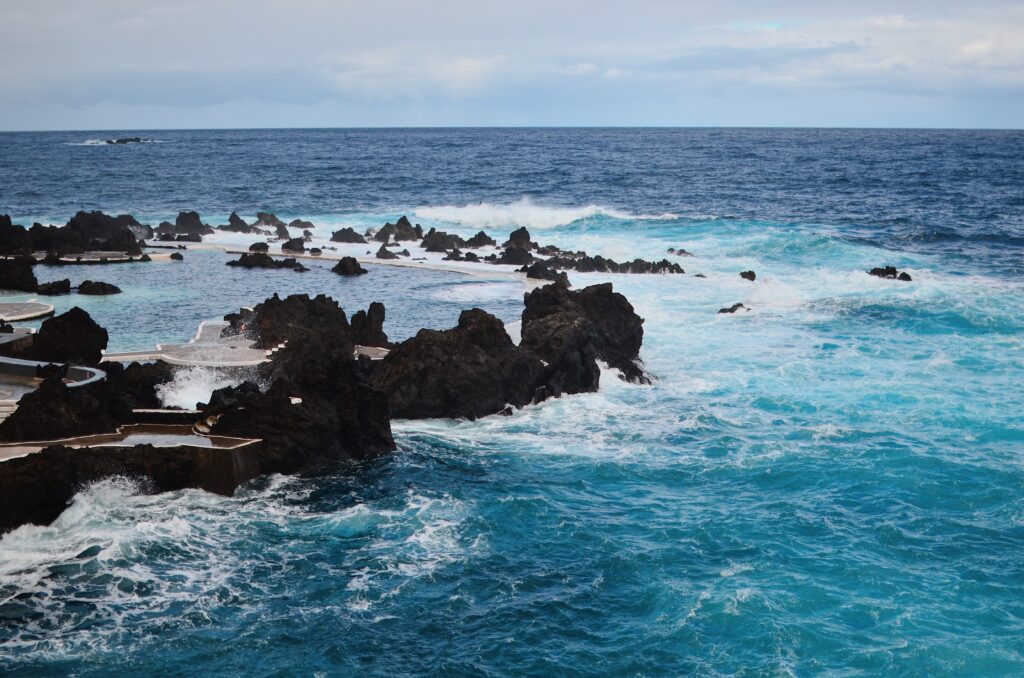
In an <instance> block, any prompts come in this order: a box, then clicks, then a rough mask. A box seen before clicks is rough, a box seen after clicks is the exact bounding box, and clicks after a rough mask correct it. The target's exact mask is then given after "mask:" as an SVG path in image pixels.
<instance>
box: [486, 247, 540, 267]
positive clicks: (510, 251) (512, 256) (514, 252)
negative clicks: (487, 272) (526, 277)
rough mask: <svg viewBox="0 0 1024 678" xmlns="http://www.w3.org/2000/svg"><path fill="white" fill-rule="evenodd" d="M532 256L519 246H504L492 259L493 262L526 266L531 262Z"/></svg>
mask: <svg viewBox="0 0 1024 678" xmlns="http://www.w3.org/2000/svg"><path fill="white" fill-rule="evenodd" d="M534 258H535V257H534V256H533V255H532V254H530V253H529V252H528V251H527V250H525V249H523V248H521V247H506V248H505V250H504V251H503V252H502V253H501V256H500V257H497V258H496V259H494V260H493V261H494V263H495V264H506V265H510V266H526V265H528V264H531V263H533V261H534Z"/></svg>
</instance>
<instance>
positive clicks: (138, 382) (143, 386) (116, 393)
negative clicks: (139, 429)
mask: <svg viewBox="0 0 1024 678" xmlns="http://www.w3.org/2000/svg"><path fill="white" fill-rule="evenodd" d="M102 369H103V371H104V372H106V373H107V383H108V384H109V385H110V394H111V398H112V399H113V401H115V404H114V407H115V411H122V412H124V411H130V410H133V409H136V408H143V409H160V408H163V407H164V405H163V403H162V402H161V401H160V396H159V395H158V394H157V391H156V387H157V386H159V385H160V384H164V383H167V382H169V381H171V380H172V379H173V378H174V373H175V372H176V371H177V370H179V369H187V368H180V367H173V366H171V365H168V364H167V363H164V362H160V361H154V362H151V363H131V364H130V365H127V366H125V365H123V364H122V363H117V362H109V363H103V368H102Z"/></svg>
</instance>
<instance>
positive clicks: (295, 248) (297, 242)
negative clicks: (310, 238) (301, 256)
mask: <svg viewBox="0 0 1024 678" xmlns="http://www.w3.org/2000/svg"><path fill="white" fill-rule="evenodd" d="M281 251H282V252H305V251H306V245H305V243H304V242H303V240H302V238H292V239H291V240H289V241H288V242H286V243H284V244H282V245H281Z"/></svg>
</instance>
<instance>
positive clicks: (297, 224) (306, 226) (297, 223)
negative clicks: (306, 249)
mask: <svg viewBox="0 0 1024 678" xmlns="http://www.w3.org/2000/svg"><path fill="white" fill-rule="evenodd" d="M288 228H301V229H302V231H303V233H302V234H303V235H306V233H305V232H306V231H311V229H314V228H316V226H315V225H314V224H313V222H312V221H306V220H305V219H292V220H291V221H289V222H288ZM309 235H313V233H312V232H310V234H309Z"/></svg>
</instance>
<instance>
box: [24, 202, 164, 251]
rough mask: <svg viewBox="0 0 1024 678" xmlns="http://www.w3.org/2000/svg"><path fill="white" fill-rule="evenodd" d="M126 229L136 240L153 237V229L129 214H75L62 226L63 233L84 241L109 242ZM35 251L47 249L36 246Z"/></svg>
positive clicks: (95, 212)
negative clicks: (114, 215) (73, 235)
mask: <svg viewBox="0 0 1024 678" xmlns="http://www.w3.org/2000/svg"><path fill="white" fill-rule="evenodd" d="M126 228H127V229H128V230H129V231H131V233H132V235H133V236H134V237H135V239H136V240H140V239H143V238H152V237H153V229H152V228H150V227H149V226H147V225H145V224H140V223H139V221H138V220H137V219H136V218H135V217H133V216H132V215H130V214H119V215H117V216H116V217H112V216H109V215H107V214H104V213H103V212H99V211H94V212H77V213H76V214H75V216H73V217H71V219H70V220H68V223H67V224H65V226H64V230H65V231H67V232H68V233H73V234H75V235H76V236H78V237H79V238H81V239H82V240H84V241H90V240H109V239H110V238H112V237H113V236H114V235H115V234H117V233H120V232H121V231H123V230H124V229H126ZM36 249H38V250H41V249H48V248H45V247H38V245H37V247H36Z"/></svg>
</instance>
